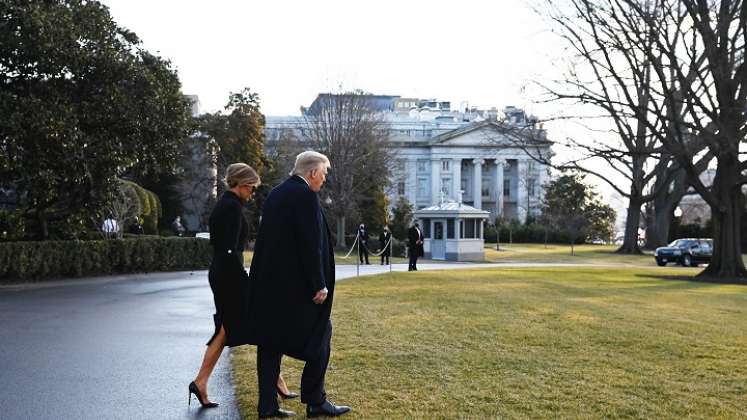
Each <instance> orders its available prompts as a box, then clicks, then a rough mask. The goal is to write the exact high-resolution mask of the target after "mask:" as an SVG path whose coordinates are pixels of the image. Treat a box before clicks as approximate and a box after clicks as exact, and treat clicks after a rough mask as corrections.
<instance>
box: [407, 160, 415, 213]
mask: <svg viewBox="0 0 747 420" xmlns="http://www.w3.org/2000/svg"><path fill="white" fill-rule="evenodd" d="M405 196H406V197H407V201H409V202H410V204H411V205H412V206H413V208H416V209H417V208H418V206H417V201H418V159H417V158H415V157H410V158H408V159H407V181H406V182H405Z"/></svg>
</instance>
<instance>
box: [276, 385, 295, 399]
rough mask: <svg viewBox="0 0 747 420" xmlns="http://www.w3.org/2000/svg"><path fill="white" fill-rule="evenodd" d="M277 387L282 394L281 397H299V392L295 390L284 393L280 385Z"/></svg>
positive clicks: (279, 393)
mask: <svg viewBox="0 0 747 420" xmlns="http://www.w3.org/2000/svg"><path fill="white" fill-rule="evenodd" d="M276 388H277V389H278V395H280V398H282V399H284V400H290V399H293V398H296V397H298V394H297V393H295V392H288V393H287V394H285V393H283V390H282V389H280V387H279V386H278V387H276Z"/></svg>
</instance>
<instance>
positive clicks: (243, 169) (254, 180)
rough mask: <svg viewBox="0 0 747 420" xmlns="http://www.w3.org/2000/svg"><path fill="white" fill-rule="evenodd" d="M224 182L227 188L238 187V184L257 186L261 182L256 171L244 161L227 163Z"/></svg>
mask: <svg viewBox="0 0 747 420" xmlns="http://www.w3.org/2000/svg"><path fill="white" fill-rule="evenodd" d="M225 182H226V185H228V188H234V187H238V186H239V185H251V186H253V187H257V186H258V185H259V184H261V183H262V181H261V180H260V179H259V175H257V171H255V170H254V168H252V167H251V166H249V165H247V164H246V163H232V164H230V165H228V168H227V169H226V178H225Z"/></svg>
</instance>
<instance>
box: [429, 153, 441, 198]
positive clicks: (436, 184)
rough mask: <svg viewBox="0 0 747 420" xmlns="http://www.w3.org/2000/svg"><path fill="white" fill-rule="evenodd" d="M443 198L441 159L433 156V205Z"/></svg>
mask: <svg viewBox="0 0 747 420" xmlns="http://www.w3.org/2000/svg"><path fill="white" fill-rule="evenodd" d="M440 200H441V159H437V158H431V205H433V206H435V205H437V204H439V202H440Z"/></svg>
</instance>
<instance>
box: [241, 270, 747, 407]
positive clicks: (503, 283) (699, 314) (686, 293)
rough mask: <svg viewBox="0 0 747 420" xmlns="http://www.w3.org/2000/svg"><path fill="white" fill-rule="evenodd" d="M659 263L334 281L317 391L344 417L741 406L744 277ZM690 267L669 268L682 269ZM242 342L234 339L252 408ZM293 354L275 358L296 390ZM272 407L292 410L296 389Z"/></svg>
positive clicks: (251, 374)
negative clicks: (715, 277) (713, 276)
mask: <svg viewBox="0 0 747 420" xmlns="http://www.w3.org/2000/svg"><path fill="white" fill-rule="evenodd" d="M663 272H664V271H663V270H661V269H645V268H637V269H633V268H614V269H609V268H607V269H602V268H583V269H579V268H573V269H571V268H522V269H501V270H497V269H480V270H470V271H442V272H418V273H392V274H384V275H379V276H372V277H363V278H359V279H356V280H346V281H344V282H341V283H339V285H338V288H337V292H336V293H337V295H336V298H335V299H336V301H335V309H334V313H333V323H334V335H333V340H332V346H333V349H332V359H331V362H330V366H329V370H328V374H327V391H328V393H329V396H330V399H331V400H332V401H334V402H337V403H340V404H349V405H351V406H352V407H353V410H354V412H353V413H351V415H349V416H348V417H350V418H382V419H383V418H527V417H530V418H600V417H605V418H606V417H610V418H621V417H625V418H682V417H693V418H744V417H745V416H747V396H746V395H747V353H745V351H744V349H745V347H747V288H745V287H743V286H735V285H718V284H707V283H700V282H692V281H682V280H665V279H662V278H659V277H657V276H661V274H662V273H663ZM697 272H698V270H697V269H689V268H688V269H685V268H683V269H681V272H680V274H684V275H694V274H696V273H697ZM254 354H255V349H254V348H253V347H244V348H239V349H236V350H235V351H234V352H233V366H234V381H235V382H234V383H235V385H236V395H237V398H238V401H239V404H240V407H241V410H242V413H243V414H244V415H245V416H246V417H254V416H256V403H257V389H256V371H255V362H254ZM301 368H302V364H301V363H300V362H298V361H295V360H293V359H290V358H285V359H284V361H283V374H284V375H285V378H286V381H287V382H288V383H289V384H290V386H291V388H292V389H294V390H298V387H299V383H300V371H301ZM282 405H283V407H285V408H288V409H292V410H294V411H297V412H299V413H302V412H303V410H304V407H303V405H301V403H300V402H299V401H298V400H293V401H289V402H283V403H282Z"/></svg>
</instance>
